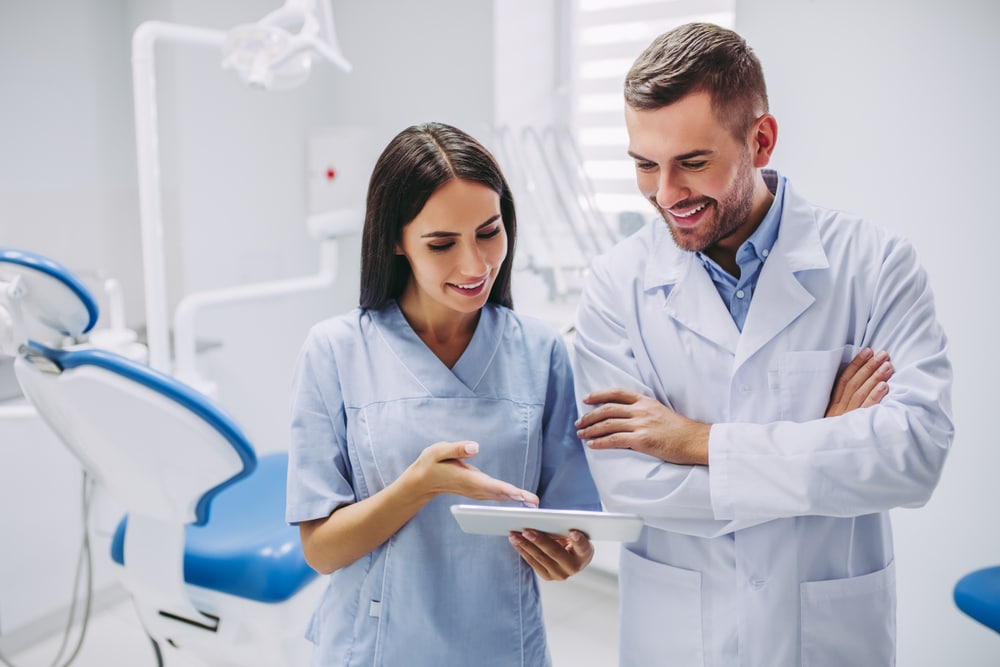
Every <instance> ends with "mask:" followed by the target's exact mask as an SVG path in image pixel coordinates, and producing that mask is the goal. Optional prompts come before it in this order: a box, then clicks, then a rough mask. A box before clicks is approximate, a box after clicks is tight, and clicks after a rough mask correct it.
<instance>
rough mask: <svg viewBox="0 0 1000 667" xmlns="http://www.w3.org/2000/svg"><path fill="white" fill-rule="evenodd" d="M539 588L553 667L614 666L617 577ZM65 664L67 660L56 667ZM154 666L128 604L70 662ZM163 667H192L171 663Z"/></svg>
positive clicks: (32, 660)
mask: <svg viewBox="0 0 1000 667" xmlns="http://www.w3.org/2000/svg"><path fill="white" fill-rule="evenodd" d="M541 584H542V598H543V605H544V610H545V622H546V630H547V632H548V635H549V647H550V650H551V652H552V660H553V663H554V667H614V666H615V665H616V664H617V650H618V649H617V646H618V591H617V585H616V582H615V579H614V578H613V577H612V576H611V575H608V574H604V573H603V572H601V571H600V570H597V569H594V570H592V571H591V570H585V571H584V572H582V573H580V574H578V575H577V576H575V577H573V578H572V579H570V580H568V581H562V582H544V581H543V582H541ZM61 640H62V637H61V636H58V637H50V638H48V639H45V640H43V641H42V642H40V643H38V644H36V645H34V646H32V647H30V648H28V649H25V650H23V651H21V652H20V653H17V654H15V655H12V656H7V659H8V660H9V662H10V665H13V667H49V665H51V664H52V661H53V658H55V656H56V654H57V652H58V651H59V646H60V644H61ZM64 661H65V656H64V657H63V661H60V664H62V663H63V662H64ZM484 664H486V663H485V662H484ZM0 665H3V662H0ZM155 665H156V662H155V658H154V655H153V650H152V648H151V645H150V643H149V640H148V639H147V638H146V636H145V634H143V631H142V629H141V627H140V625H139V621H138V620H137V618H136V615H135V612H134V611H133V610H132V606H131V603H129V602H128V601H121V602H117V603H114V604H112V605H110V606H108V607H106V608H104V609H102V610H100V611H98V612H96V613H95V614H94V615H93V617H92V618H91V619H90V623H89V625H88V629H87V635H86V638H85V640H84V644H83V648H82V649H81V651H80V654H79V656H78V657H77V659H76V660H75V661H74V662H73V667H147V666H148V667H155ZM5 667H6V666H5ZM167 667H194V665H193V664H192V663H188V662H186V661H185V662H184V663H182V662H181V660H179V659H175V660H171V661H170V663H169V664H168V666H167Z"/></svg>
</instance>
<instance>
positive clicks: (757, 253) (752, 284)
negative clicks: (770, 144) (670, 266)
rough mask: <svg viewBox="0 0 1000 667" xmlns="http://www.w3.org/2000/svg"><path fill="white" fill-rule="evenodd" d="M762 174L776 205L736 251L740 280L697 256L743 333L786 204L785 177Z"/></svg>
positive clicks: (770, 172)
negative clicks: (758, 280)
mask: <svg viewBox="0 0 1000 667" xmlns="http://www.w3.org/2000/svg"><path fill="white" fill-rule="evenodd" d="M762 173H763V175H764V182H765V183H767V188H768V189H769V190H770V191H771V192H772V193H774V201H773V202H771V208H770V209H768V211H767V215H765V216H764V219H763V220H761V221H760V225H758V226H757V229H755V230H754V232H753V234H751V235H750V238H748V239H747V240H746V241H744V242H743V245H741V246H740V247H739V250H737V251H736V263H737V264H738V265H739V267H740V277H739V278H735V277H733V276H732V275H731V274H730V273H729V272H727V271H726V270H725V269H723V268H722V267H721V266H719V264H718V263H717V262H716V261H715V260H713V259H712V258H711V257H709V256H708V255H706V254H705V253H703V252H699V253H697V255H698V258H699V259H700V260H701V263H702V264H703V265H704V266H705V270H706V271H708V275H709V276H710V277H711V278H712V282H713V283H715V288H716V289H717V290H719V296H721V297H722V301H723V302H724V303H725V304H726V307H727V308H729V312H730V313H731V314H732V316H733V321H734V322H736V326H737V327H738V328H739V330H740V331H743V324H744V323H745V322H746V321H747V313H748V312H749V311H750V299H751V298H752V297H753V293H754V290H756V289H757V278H758V277H760V271H761V269H762V268H764V262H765V261H766V260H767V256H768V255H769V254H771V248H773V247H774V242H775V241H776V240H777V239H778V226H779V224H780V223H781V209H782V206H783V204H784V196H785V177H784V176H782V175H781V174H779V173H778V172H776V171H771V170H764V171H763V172H762Z"/></svg>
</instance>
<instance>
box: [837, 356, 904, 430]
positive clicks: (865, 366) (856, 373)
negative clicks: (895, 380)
mask: <svg viewBox="0 0 1000 667" xmlns="http://www.w3.org/2000/svg"><path fill="white" fill-rule="evenodd" d="M892 370H893V369H892V363H891V362H890V361H889V353H888V352H886V351H884V350H883V351H881V352H879V353H877V354H876V353H873V352H872V349H871V348H870V347H866V348H864V349H862V350H861V351H860V352H858V354H857V356H855V357H854V359H852V360H851V363H850V364H848V365H847V367H846V368H845V369H844V370H843V371H842V372H841V374H840V377H838V378H837V382H836V384H834V385H833V391H832V392H831V393H830V405H829V406H828V407H827V409H826V414H825V415H824V416H825V417H838V416H840V415H842V414H844V413H845V412H850V411H851V410H856V409H858V408H867V407H870V406H872V405H876V404H877V403H879V402H880V401H881V400H882V399H883V398H885V397H886V395H887V394H888V393H889V385H888V381H889V378H891V377H892Z"/></svg>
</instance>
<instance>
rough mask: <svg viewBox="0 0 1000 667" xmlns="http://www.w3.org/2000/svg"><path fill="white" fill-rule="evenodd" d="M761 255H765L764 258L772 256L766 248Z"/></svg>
mask: <svg viewBox="0 0 1000 667" xmlns="http://www.w3.org/2000/svg"><path fill="white" fill-rule="evenodd" d="M760 254H762V255H764V257H767V256H768V255H770V254H771V251H770V250H768V249H767V248H764V249H763V250H761V251H760Z"/></svg>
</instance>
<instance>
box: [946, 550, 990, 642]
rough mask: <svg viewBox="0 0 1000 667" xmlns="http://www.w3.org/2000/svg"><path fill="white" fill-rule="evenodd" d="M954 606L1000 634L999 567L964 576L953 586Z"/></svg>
mask: <svg viewBox="0 0 1000 667" xmlns="http://www.w3.org/2000/svg"><path fill="white" fill-rule="evenodd" d="M954 597H955V604H956V605H957V606H958V608H959V609H960V610H962V611H963V612H964V613H965V614H966V615H967V616H969V617H970V618H974V619H975V620H977V621H979V622H980V623H982V624H983V625H985V626H986V627H988V628H990V629H991V630H993V631H994V632H1000V566H994V567H986V568H983V569H981V570H975V571H974V572H970V573H969V574H967V575H965V576H964V577H962V578H961V579H959V580H958V583H957V584H955V590H954Z"/></svg>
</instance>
